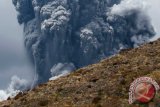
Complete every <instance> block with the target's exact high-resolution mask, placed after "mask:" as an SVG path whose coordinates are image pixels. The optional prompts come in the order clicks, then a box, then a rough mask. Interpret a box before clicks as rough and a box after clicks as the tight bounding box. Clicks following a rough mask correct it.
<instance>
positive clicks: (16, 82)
mask: <svg viewBox="0 0 160 107" xmlns="http://www.w3.org/2000/svg"><path fill="white" fill-rule="evenodd" d="M29 84H30V83H29V82H27V81H26V80H24V79H20V78H19V77H17V76H13V77H12V78H11V83H10V84H9V86H8V88H7V89H6V90H0V101H2V100H6V99H7V98H8V97H11V98H12V97H14V96H16V95H17V93H19V92H21V91H24V90H26V89H29V86H30V85H29Z"/></svg>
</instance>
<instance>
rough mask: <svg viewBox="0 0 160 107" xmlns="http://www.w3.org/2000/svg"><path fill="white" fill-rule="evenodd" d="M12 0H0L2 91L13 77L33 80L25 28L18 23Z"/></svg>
mask: <svg viewBox="0 0 160 107" xmlns="http://www.w3.org/2000/svg"><path fill="white" fill-rule="evenodd" d="M16 14H17V13H16V11H15V9H14V6H13V5H12V0H0V89H4V88H6V87H7V86H8V85H9V83H10V79H11V77H12V76H14V75H16V76H18V77H20V78H26V79H31V75H32V74H31V71H32V70H33V69H32V66H31V65H30V63H29V61H28V60H27V59H28V58H27V55H26V53H25V49H24V44H23V43H24V42H23V33H22V32H23V26H20V25H19V24H18V22H17V18H16V17H17V16H16Z"/></svg>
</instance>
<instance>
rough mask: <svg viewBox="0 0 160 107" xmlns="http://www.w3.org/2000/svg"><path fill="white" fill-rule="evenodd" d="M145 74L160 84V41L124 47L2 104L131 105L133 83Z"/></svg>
mask: <svg viewBox="0 0 160 107" xmlns="http://www.w3.org/2000/svg"><path fill="white" fill-rule="evenodd" d="M141 76H149V77H152V78H153V79H155V80H156V81H157V82H158V83H160V40H157V41H155V42H150V43H148V44H145V45H143V46H140V47H139V48H135V49H128V50H123V51H121V52H120V53H119V54H118V55H116V56H113V57H111V58H108V59H105V60H102V61H100V62H99V63H97V64H93V65H90V66H87V67H84V68H81V69H79V70H77V71H75V72H73V73H71V74H69V75H67V76H65V77H61V78H59V79H57V80H55V81H49V82H48V83H46V84H41V85H39V86H37V87H36V88H35V89H33V90H32V91H28V92H24V93H23V94H22V93H19V94H18V95H17V96H16V97H15V98H14V99H10V98H9V99H8V100H7V101H4V102H1V103H0V106H1V107H41V106H44V107H62V106H65V107H70V106H73V107H77V106H78V107H101V106H102V107H130V106H131V107H132V105H128V92H129V87H130V83H131V82H132V81H133V80H134V79H136V78H138V77H141ZM153 103H154V104H156V103H157V102H155V101H153ZM133 107H139V106H138V105H136V106H135V105H133ZM143 107H147V106H146V105H143Z"/></svg>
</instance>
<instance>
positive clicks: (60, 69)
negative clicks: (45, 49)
mask: <svg viewBox="0 0 160 107" xmlns="http://www.w3.org/2000/svg"><path fill="white" fill-rule="evenodd" d="M73 70H75V66H74V64H73V63H58V64H55V65H54V66H53V67H52V68H51V75H52V77H51V78H50V79H49V80H55V79H57V78H59V77H61V76H65V75H67V74H69V73H70V72H71V71H73Z"/></svg>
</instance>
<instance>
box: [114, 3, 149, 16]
mask: <svg viewBox="0 0 160 107" xmlns="http://www.w3.org/2000/svg"><path fill="white" fill-rule="evenodd" d="M148 7H149V5H148V2H147V0H122V1H121V3H120V4H114V5H113V7H112V8H111V13H112V14H116V15H120V16H125V15H131V14H133V12H135V11H143V12H146V10H148Z"/></svg>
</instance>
